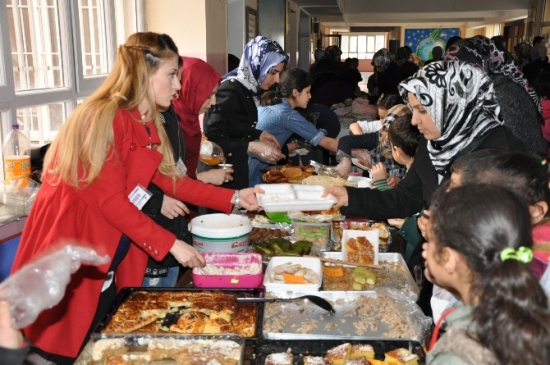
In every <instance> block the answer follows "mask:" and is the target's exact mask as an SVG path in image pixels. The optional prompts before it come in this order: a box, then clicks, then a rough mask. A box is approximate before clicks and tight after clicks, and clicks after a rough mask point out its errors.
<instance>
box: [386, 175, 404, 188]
mask: <svg viewBox="0 0 550 365" xmlns="http://www.w3.org/2000/svg"><path fill="white" fill-rule="evenodd" d="M400 181H401V179H400V178H398V177H397V176H393V177H388V185H389V186H390V187H391V188H392V189H395V187H396V186H397V184H399V182H400Z"/></svg>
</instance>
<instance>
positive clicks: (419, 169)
mask: <svg viewBox="0 0 550 365" xmlns="http://www.w3.org/2000/svg"><path fill="white" fill-rule="evenodd" d="M399 92H400V95H401V97H402V99H403V100H404V102H405V103H406V104H407V106H408V107H409V108H410V109H411V110H412V113H413V115H412V123H413V125H416V126H417V127H418V129H419V131H420V132H421V133H422V134H423V137H424V138H422V139H421V140H420V141H419V144H418V150H417V151H416V154H415V159H414V162H413V164H412V166H411V168H410V169H409V172H408V173H407V175H405V177H404V178H403V180H401V182H400V183H399V185H397V188H395V189H392V190H388V191H384V192H381V191H376V190H371V189H354V188H341V187H340V188H339V187H333V188H330V189H329V191H330V192H331V193H332V194H333V195H334V196H336V197H337V198H338V204H337V205H338V206H342V205H345V204H347V206H345V207H342V208H341V209H342V214H344V215H348V216H354V217H360V216H366V217H369V218H372V219H387V218H395V217H406V216H408V215H412V214H415V213H417V212H419V211H420V210H421V208H422V207H423V205H424V204H425V203H427V202H429V201H430V199H431V196H432V193H433V191H434V190H435V189H436V188H437V186H439V184H440V183H441V182H443V181H445V180H446V179H448V178H449V167H450V165H451V164H452V162H453V161H454V160H455V159H456V158H457V157H458V156H461V155H463V154H467V153H470V152H472V151H475V150H479V149H485V148H496V149H501V150H520V151H522V150H524V146H523V144H522V143H521V141H519V140H518V139H517V138H516V137H514V136H513V135H512V134H511V133H510V131H509V130H508V129H506V128H505V127H504V126H503V125H502V124H503V121H502V119H500V117H499V110H500V106H499V104H498V103H497V101H496V98H495V92H494V88H493V84H492V82H491V80H490V79H489V77H488V76H487V74H486V73H485V72H483V71H482V70H481V69H479V68H478V67H475V66H473V65H471V64H468V63H462V62H434V63H432V64H430V65H428V66H425V67H424V68H422V69H421V70H419V71H418V72H417V73H416V74H414V75H413V76H412V77H411V78H409V79H407V80H405V81H403V82H402V83H401V84H399Z"/></svg>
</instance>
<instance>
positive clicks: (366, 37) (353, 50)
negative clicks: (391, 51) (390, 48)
mask: <svg viewBox="0 0 550 365" xmlns="http://www.w3.org/2000/svg"><path fill="white" fill-rule="evenodd" d="M384 47H386V34H385V33H384V34H356V33H353V34H352V33H350V34H342V43H341V47H340V48H341V49H342V59H343V60H344V59H346V58H348V57H350V58H353V57H355V58H358V59H360V60H364V59H372V57H373V56H374V54H375V53H376V51H378V50H379V49H380V48H384Z"/></svg>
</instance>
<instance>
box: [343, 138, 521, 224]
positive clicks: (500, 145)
mask: <svg viewBox="0 0 550 365" xmlns="http://www.w3.org/2000/svg"><path fill="white" fill-rule="evenodd" d="M474 144H475V146H474ZM487 148H495V149H500V150H505V151H521V152H525V147H524V145H523V143H522V142H521V141H520V140H519V139H517V138H516V137H514V136H513V135H512V134H511V133H510V131H509V130H508V129H506V128H505V127H498V128H495V129H492V130H490V131H489V132H488V133H487V134H486V135H484V136H481V137H480V138H479V139H478V140H476V141H474V142H472V144H471V145H470V146H468V147H466V149H465V150H464V151H462V153H461V155H464V154H466V153H470V152H473V151H477V150H482V149H487ZM458 157H459V156H456V157H455V158H458ZM448 178H449V174H447V175H446V176H445V177H444V178H443V180H442V181H441V182H443V181H445V180H447V179H448ZM441 182H439V181H438V175H437V172H436V171H435V168H434V166H433V164H432V161H431V159H430V156H429V154H428V142H427V141H426V140H425V139H423V138H422V139H421V140H420V141H419V143H418V148H417V150H416V154H415V157H414V162H413V163H412V165H411V168H410V169H409V171H408V172H407V174H406V175H405V177H404V178H403V180H401V182H400V183H399V184H398V185H397V187H396V188H395V189H391V190H386V191H380V190H376V189H361V188H346V189H347V192H348V206H347V207H342V209H341V211H342V214H343V215H346V216H348V217H368V218H370V219H376V220H381V219H389V218H405V217H408V216H410V215H413V214H416V213H418V212H419V211H420V210H421V209H422V208H423V206H424V205H425V204H429V202H430V200H431V197H432V194H433V193H434V191H435V190H436V189H437V187H438V186H439V185H440V183H441Z"/></svg>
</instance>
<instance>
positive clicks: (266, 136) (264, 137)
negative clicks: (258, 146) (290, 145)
mask: <svg viewBox="0 0 550 365" xmlns="http://www.w3.org/2000/svg"><path fill="white" fill-rule="evenodd" d="M260 141H262V142H264V143H269V144H270V145H273V146H275V147H277V148H278V149H279V150H280V149H281V145H280V144H279V141H277V138H275V136H274V135H273V134H271V133H269V132H266V131H263V132H262V134H260Z"/></svg>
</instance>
